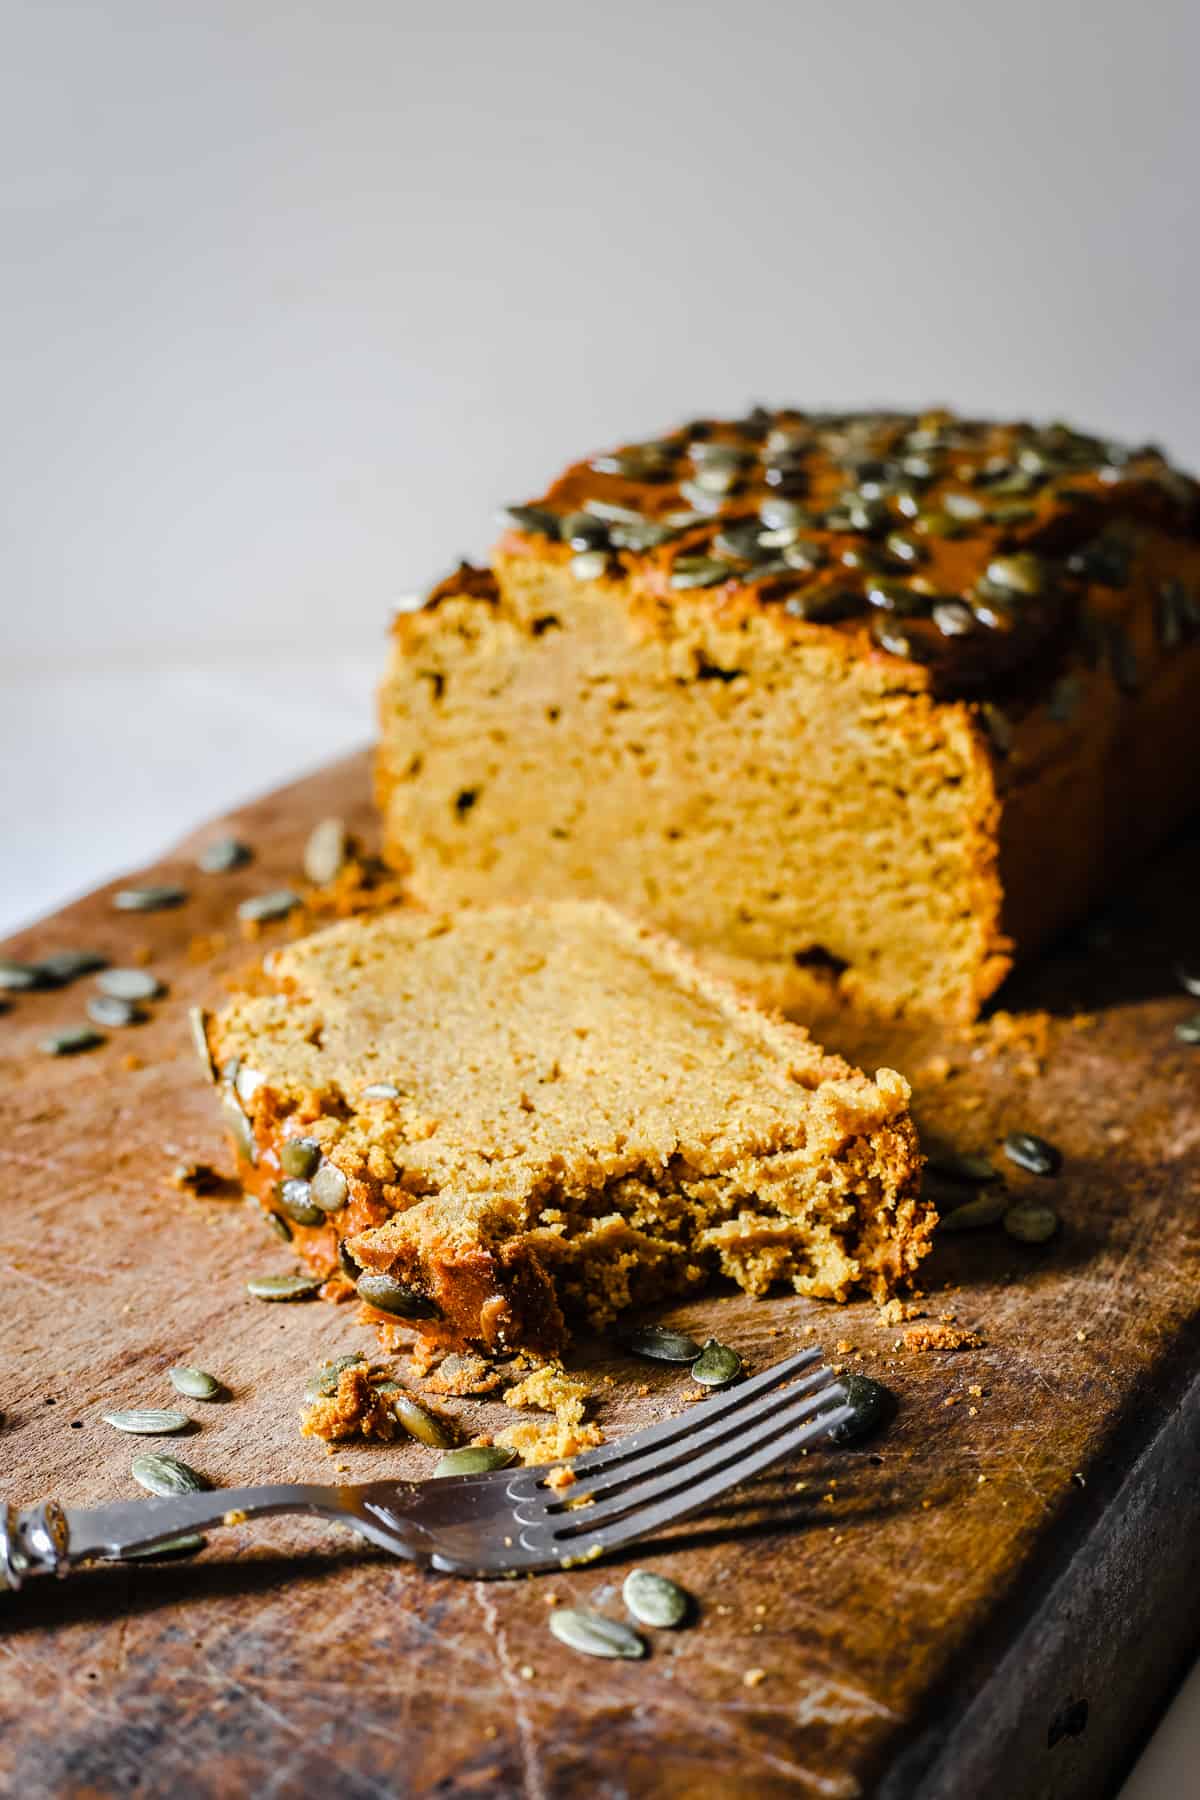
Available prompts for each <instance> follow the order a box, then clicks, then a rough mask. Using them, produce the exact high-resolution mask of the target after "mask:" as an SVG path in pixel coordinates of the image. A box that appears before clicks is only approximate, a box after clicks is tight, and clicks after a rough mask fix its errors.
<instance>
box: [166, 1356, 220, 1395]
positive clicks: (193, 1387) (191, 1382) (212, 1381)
mask: <svg viewBox="0 0 1200 1800" xmlns="http://www.w3.org/2000/svg"><path fill="white" fill-rule="evenodd" d="M167 1380H168V1381H169V1382H170V1383H171V1386H172V1387H173V1388H174V1389H175V1391H176V1392H177V1393H179V1394H186V1395H187V1397H188V1399H189V1400H215V1399H216V1398H217V1396H218V1394H222V1393H224V1391H225V1390H224V1388H223V1387H222V1385H221V1383H220V1382H219V1381H218V1380H217V1378H216V1376H215V1375H210V1374H209V1373H208V1370H207V1369H197V1368H194V1367H193V1366H192V1364H191V1363H177V1364H176V1366H175V1367H174V1368H173V1369H168V1370H167Z"/></svg>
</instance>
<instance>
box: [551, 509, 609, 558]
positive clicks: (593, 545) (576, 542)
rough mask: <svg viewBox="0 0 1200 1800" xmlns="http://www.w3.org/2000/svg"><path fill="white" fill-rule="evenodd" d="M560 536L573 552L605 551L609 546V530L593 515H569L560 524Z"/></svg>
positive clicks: (581, 513) (579, 513)
mask: <svg viewBox="0 0 1200 1800" xmlns="http://www.w3.org/2000/svg"><path fill="white" fill-rule="evenodd" d="M558 535H559V537H560V538H561V539H562V541H563V543H564V544H570V546H571V548H572V550H581V551H582V550H603V549H605V548H606V547H607V545H608V530H607V528H606V526H605V524H604V522H603V520H601V519H597V518H595V517H594V516H593V514H591V513H585V512H573V513H567V514H565V515H564V517H563V518H561V519H560V520H559V522H558Z"/></svg>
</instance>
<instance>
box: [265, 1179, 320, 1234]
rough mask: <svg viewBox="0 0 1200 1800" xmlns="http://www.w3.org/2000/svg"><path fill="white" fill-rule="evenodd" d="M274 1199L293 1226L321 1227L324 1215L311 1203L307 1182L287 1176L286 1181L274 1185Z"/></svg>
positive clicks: (311, 1198) (310, 1192) (310, 1191)
mask: <svg viewBox="0 0 1200 1800" xmlns="http://www.w3.org/2000/svg"><path fill="white" fill-rule="evenodd" d="M275 1198H276V1199H277V1200H278V1202H279V1204H280V1206H281V1207H282V1208H283V1210H284V1212H285V1213H286V1214H287V1216H288V1218H289V1219H291V1221H292V1223H293V1224H295V1225H323V1224H324V1223H325V1214H324V1212H323V1211H322V1209H321V1208H320V1207H319V1206H316V1205H315V1204H314V1203H313V1197H312V1189H311V1188H310V1187H309V1185H308V1182H307V1181H302V1180H299V1179H298V1178H297V1177H295V1176H289V1178H288V1179H287V1180H286V1181H281V1182H278V1183H277V1184H276V1188H275Z"/></svg>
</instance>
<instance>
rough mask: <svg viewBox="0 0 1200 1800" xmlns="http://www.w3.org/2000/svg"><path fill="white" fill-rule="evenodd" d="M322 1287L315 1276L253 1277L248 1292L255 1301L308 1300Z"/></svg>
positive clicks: (248, 1284) (247, 1284)
mask: <svg viewBox="0 0 1200 1800" xmlns="http://www.w3.org/2000/svg"><path fill="white" fill-rule="evenodd" d="M320 1285H321V1283H320V1280H319V1279H318V1278H317V1276H315V1275H253V1276H251V1278H250V1280H249V1281H248V1282H247V1283H246V1292H247V1293H248V1294H250V1295H251V1296H252V1297H253V1298H254V1299H255V1300H307V1299H309V1298H310V1296H311V1295H313V1294H315V1293H316V1291H317V1289H318V1288H319V1287H320Z"/></svg>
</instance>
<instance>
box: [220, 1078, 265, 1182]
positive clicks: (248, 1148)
mask: <svg viewBox="0 0 1200 1800" xmlns="http://www.w3.org/2000/svg"><path fill="white" fill-rule="evenodd" d="M221 1109H222V1111H223V1112H224V1114H225V1123H226V1126H227V1127H228V1129H229V1135H230V1136H231V1137H232V1139H233V1142H234V1145H235V1147H236V1149H237V1153H238V1155H239V1156H240V1157H241V1158H242V1160H243V1161H244V1162H248V1163H251V1164H254V1163H257V1161H258V1145H257V1144H256V1143H255V1141H254V1128H253V1126H252V1125H251V1123H250V1121H249V1119H248V1118H247V1117H246V1114H245V1111H244V1109H243V1107H242V1103H241V1101H240V1100H239V1099H238V1097H237V1095H236V1094H235V1093H234V1091H233V1089H232V1088H231V1087H227V1088H225V1089H224V1091H223V1092H222V1094H221Z"/></svg>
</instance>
